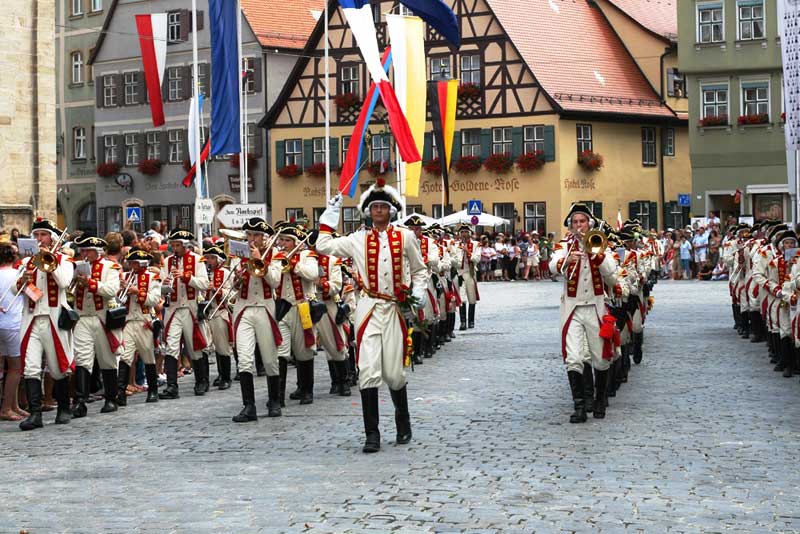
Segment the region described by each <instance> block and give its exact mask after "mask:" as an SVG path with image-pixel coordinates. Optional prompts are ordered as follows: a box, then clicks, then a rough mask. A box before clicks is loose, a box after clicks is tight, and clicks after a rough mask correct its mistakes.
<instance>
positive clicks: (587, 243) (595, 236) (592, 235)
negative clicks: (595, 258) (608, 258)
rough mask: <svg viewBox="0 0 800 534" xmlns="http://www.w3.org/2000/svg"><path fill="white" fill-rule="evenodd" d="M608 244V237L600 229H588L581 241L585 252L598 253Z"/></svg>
mask: <svg viewBox="0 0 800 534" xmlns="http://www.w3.org/2000/svg"><path fill="white" fill-rule="evenodd" d="M607 245H608V238H607V237H606V234H604V233H603V232H602V231H601V230H590V231H588V232H586V235H585V236H583V240H582V241H581V246H582V247H583V250H584V251H586V253H587V254H592V255H594V254H600V253H602V252H603V251H604V250H605V249H606V246H607Z"/></svg>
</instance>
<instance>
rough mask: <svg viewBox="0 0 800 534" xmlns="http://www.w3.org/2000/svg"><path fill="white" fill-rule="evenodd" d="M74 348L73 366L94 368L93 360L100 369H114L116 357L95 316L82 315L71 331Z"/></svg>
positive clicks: (101, 325)
mask: <svg viewBox="0 0 800 534" xmlns="http://www.w3.org/2000/svg"><path fill="white" fill-rule="evenodd" d="M116 333H117V334H119V332H116ZM72 336H73V339H74V344H75V345H74V346H75V365H77V366H80V367H83V368H85V369H87V370H88V371H89V372H90V373H91V372H92V368H93V367H94V358H95V356H97V363H99V364H100V369H116V368H117V355H116V353H114V352H112V351H111V345H110V344H109V342H108V337H107V336H106V330H105V328H103V324H102V323H101V322H100V318H99V317H98V316H96V315H84V316H83V317H81V318H80V320H79V321H78V322H77V324H76V325H75V329H74V330H73V331H72Z"/></svg>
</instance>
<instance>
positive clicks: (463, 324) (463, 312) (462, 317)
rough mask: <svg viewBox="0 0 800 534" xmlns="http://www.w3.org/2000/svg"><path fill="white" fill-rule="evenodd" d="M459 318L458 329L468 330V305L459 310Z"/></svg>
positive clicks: (463, 305)
mask: <svg viewBox="0 0 800 534" xmlns="http://www.w3.org/2000/svg"><path fill="white" fill-rule="evenodd" d="M458 318H459V323H458V329H459V330H466V329H467V305H466V304H462V305H461V306H460V307H459V308H458Z"/></svg>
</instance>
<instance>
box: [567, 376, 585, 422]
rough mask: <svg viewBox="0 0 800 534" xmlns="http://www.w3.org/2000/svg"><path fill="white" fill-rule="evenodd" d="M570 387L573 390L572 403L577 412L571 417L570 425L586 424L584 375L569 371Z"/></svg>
mask: <svg viewBox="0 0 800 534" xmlns="http://www.w3.org/2000/svg"><path fill="white" fill-rule="evenodd" d="M567 377H568V378H569V386H570V389H571V390H572V403H573V405H574V408H575V411H574V412H573V413H572V415H570V416H569V422H570V423H585V422H586V410H585V409H584V408H585V407H584V400H583V375H581V373H579V372H578V371H568V372H567Z"/></svg>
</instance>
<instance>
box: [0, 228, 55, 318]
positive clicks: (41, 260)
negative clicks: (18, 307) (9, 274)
mask: <svg viewBox="0 0 800 534" xmlns="http://www.w3.org/2000/svg"><path fill="white" fill-rule="evenodd" d="M66 235H67V229H66V227H65V228H64V231H63V232H61V235H60V236H58V240H57V241H56V243H55V245H53V250H52V252H51V251H49V250H40V251H39V252H37V253H36V255H35V256H33V257H32V258H31V259H30V262H31V263H32V264H33V266H34V267H35V269H34V272H35V271H36V270H39V271H42V272H43V273H47V274H50V273H52V272H54V271H55V270H56V269H58V256H56V253H57V251H58V249H59V248H61V244H62V241H63V240H64V238H65V237H66ZM26 269H27V266H26V265H21V266H20V267H19V270H18V271H17V279H16V281H15V283H14V284H12V285H16V282H19V280H20V278H22V277H23V276H24V275H25V270H26ZM10 289H11V286H10V285H9V286H8V287H7V288H6V291H5V293H3V296H2V297H0V302H1V301H3V300H4V299H5V298H6V295H8V292H9V290H10ZM23 291H25V285H23V286H22V287H20V288H19V289H18V290H17V292H16V293H14V298H12V299H11V301H12V302H13V301H14V300H16V299H17V297H19V296H20V295H21V294H22V292H23ZM7 311H8V310H7V308H5V307H2V308H0V312H2V313H6V312H7Z"/></svg>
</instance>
